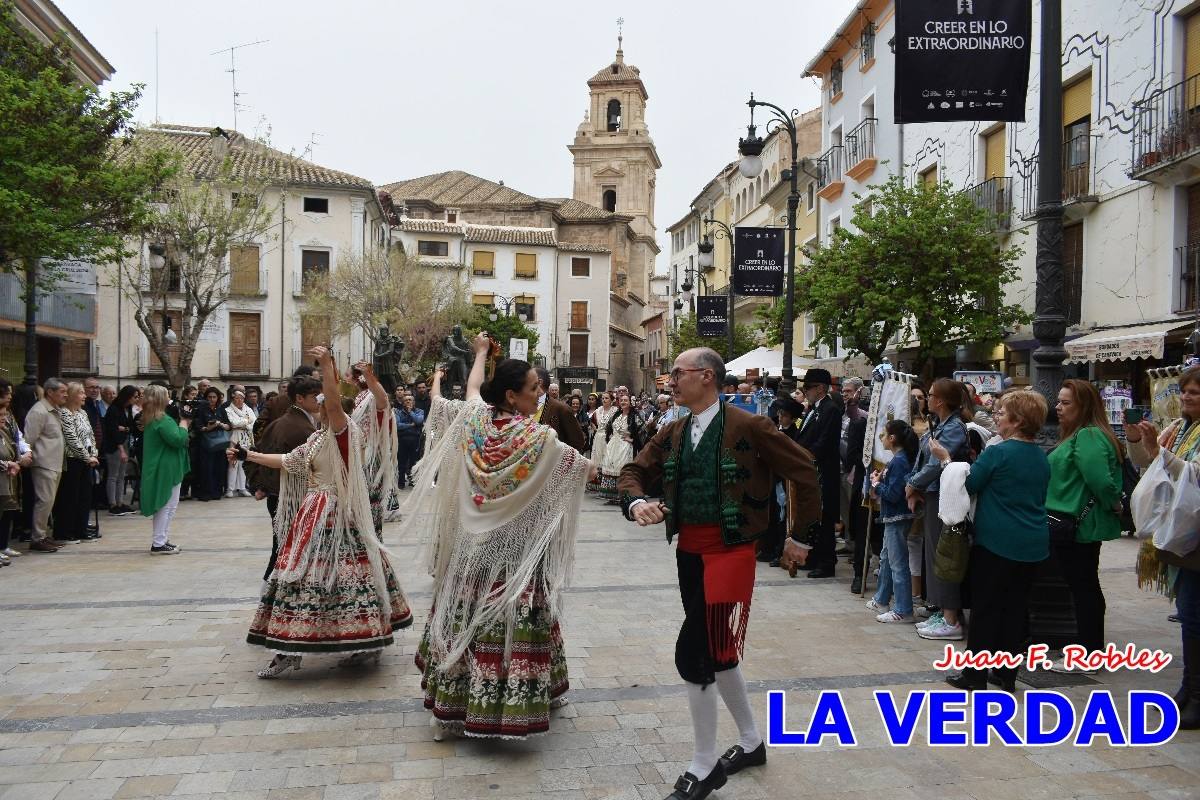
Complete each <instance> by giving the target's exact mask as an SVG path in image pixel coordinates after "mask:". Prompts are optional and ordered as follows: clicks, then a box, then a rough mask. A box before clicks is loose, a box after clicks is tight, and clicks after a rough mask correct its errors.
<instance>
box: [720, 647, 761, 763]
mask: <svg viewBox="0 0 1200 800" xmlns="http://www.w3.org/2000/svg"><path fill="white" fill-rule="evenodd" d="M717 688H718V689H720V690H721V699H722V700H724V701H725V707H726V708H728V709H729V713H730V714H732V715H733V721H734V722H736V723H737V727H738V736H739V737H740V740H739V741H738V744H740V745H741V746H742V749H743V750H745V751H746V752H747V753H749V752H750V751H751V750H754V749H756V748H757V747H758V746H759V745H760V744H762V736H760V735H759V733H758V726H757V725H755V724H754V710H753V709H752V708H750V694H749V692H747V691H746V679H745V678H744V677H742V668H741V667H740V666H737V667H734V668H733V669H723V670H721V671H720V672H718V673H717Z"/></svg>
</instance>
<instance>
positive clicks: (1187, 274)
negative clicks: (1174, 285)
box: [1175, 242, 1200, 314]
mask: <svg viewBox="0 0 1200 800" xmlns="http://www.w3.org/2000/svg"><path fill="white" fill-rule="evenodd" d="M1175 259H1176V261H1178V263H1179V269H1178V275H1179V288H1178V291H1177V292H1176V295H1175V313H1176V314H1188V313H1191V314H1194V313H1196V312H1197V311H1200V308H1198V307H1197V304H1196V301H1197V298H1200V242H1189V243H1187V244H1185V245H1184V246H1183V247H1176V248H1175Z"/></svg>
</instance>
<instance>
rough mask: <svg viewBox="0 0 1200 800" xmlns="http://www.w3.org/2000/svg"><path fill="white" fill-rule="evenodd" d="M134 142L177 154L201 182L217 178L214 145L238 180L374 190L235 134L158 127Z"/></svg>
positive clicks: (363, 182) (354, 178) (141, 132)
mask: <svg viewBox="0 0 1200 800" xmlns="http://www.w3.org/2000/svg"><path fill="white" fill-rule="evenodd" d="M134 139H135V141H137V142H138V143H139V144H142V143H145V144H149V145H157V146H162V147H166V148H168V149H170V150H174V151H176V152H178V153H179V154H180V155H181V156H182V157H183V162H184V168H185V169H186V170H188V171H189V172H190V173H191V174H192V175H194V176H196V177H197V178H200V179H204V178H214V177H216V175H217V173H218V171H219V169H220V166H221V161H222V157H221V156H220V155H219V152H220V150H219V149H218V148H216V147H214V146H213V145H214V143H216V144H218V145H222V146H223V145H224V144H225V143H227V145H228V150H227V151H226V153H227V157H228V158H229V161H230V166H231V168H232V170H233V174H234V176H235V177H237V178H242V179H251V180H268V181H270V182H271V183H272V184H279V183H295V184H304V185H308V186H323V187H324V186H327V187H331V188H338V189H367V190H370V191H372V192H373V191H374V187H373V186H372V184H371V182H370V181H368V180H367V179H365V178H360V177H358V176H357V175H351V174H350V173H348V172H340V171H338V170H335V169H329V168H328V167H322V166H320V165H319V164H314V163H312V162H311V161H305V160H304V159H302V158H296V157H294V156H291V155H288V154H287V153H284V152H281V151H279V150H275V149H273V148H270V147H267V146H266V145H264V144H262V143H260V142H256V141H254V140H252V139H247V138H246V137H245V136H243V135H242V134H240V133H238V132H237V131H222V130H221V129H220V128H199V127H195V126H191V125H167V124H159V125H151V126H150V127H147V128H141V129H139V130H138V131H137V132H136V133H135V134H134ZM220 140H223V141H220ZM119 157H120V156H118V158H119Z"/></svg>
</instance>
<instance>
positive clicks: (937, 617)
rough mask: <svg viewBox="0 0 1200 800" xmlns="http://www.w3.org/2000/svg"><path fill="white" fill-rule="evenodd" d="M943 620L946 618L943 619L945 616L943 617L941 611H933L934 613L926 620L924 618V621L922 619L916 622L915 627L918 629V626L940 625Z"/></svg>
mask: <svg viewBox="0 0 1200 800" xmlns="http://www.w3.org/2000/svg"><path fill="white" fill-rule="evenodd" d="M945 621H946V620H945V617H943V616H942V612H940V611H935V612H934V614H933V616H932V617H930V618H929V619H927V620H925V621H923V622H918V623H917V628H918V629H920V628H929V627H931V626H935V625H941V624H943V623H944V622H945Z"/></svg>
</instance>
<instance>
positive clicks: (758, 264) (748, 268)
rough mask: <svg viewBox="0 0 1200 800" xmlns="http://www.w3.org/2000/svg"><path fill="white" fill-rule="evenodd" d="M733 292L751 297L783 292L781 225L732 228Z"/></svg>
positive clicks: (773, 295)
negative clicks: (774, 226) (733, 242)
mask: <svg viewBox="0 0 1200 800" xmlns="http://www.w3.org/2000/svg"><path fill="white" fill-rule="evenodd" d="M733 235H734V237H735V238H736V239H737V247H735V248H734V253H735V256H734V262H733V291H734V293H735V294H742V295H752V296H755V297H779V295H781V294H783V269H784V267H783V251H784V247H783V240H784V231H783V229H782V228H734V229H733Z"/></svg>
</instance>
